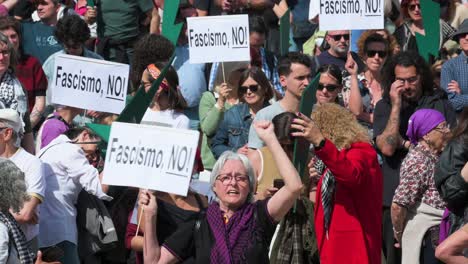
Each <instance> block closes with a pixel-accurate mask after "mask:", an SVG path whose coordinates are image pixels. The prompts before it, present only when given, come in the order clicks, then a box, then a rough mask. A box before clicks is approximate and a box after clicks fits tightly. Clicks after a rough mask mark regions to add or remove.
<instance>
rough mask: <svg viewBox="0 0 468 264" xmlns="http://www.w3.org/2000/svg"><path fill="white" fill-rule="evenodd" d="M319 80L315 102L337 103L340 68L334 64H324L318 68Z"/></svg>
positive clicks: (340, 80) (339, 86)
mask: <svg viewBox="0 0 468 264" xmlns="http://www.w3.org/2000/svg"><path fill="white" fill-rule="evenodd" d="M318 73H320V80H319V84H318V87H317V92H316V93H315V98H317V104H318V105H321V104H326V103H339V98H338V94H339V93H340V92H341V87H342V86H341V82H342V78H343V77H342V75H341V70H340V68H339V67H338V66H336V65H335V64H325V65H322V66H320V68H319V69H318Z"/></svg>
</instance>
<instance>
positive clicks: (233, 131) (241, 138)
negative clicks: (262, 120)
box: [211, 103, 253, 159]
mask: <svg viewBox="0 0 468 264" xmlns="http://www.w3.org/2000/svg"><path fill="white" fill-rule="evenodd" d="M252 120H253V118H252V115H251V114H250V111H249V106H248V105H247V104H245V103H241V104H238V105H236V106H234V107H232V108H231V109H229V110H228V111H227V112H226V113H224V119H223V121H222V122H221V124H220V125H219V127H218V131H216V134H215V136H214V137H213V138H212V139H211V151H213V155H214V156H215V158H216V159H218V158H219V156H221V154H223V152H224V151H226V150H232V151H237V149H239V148H240V147H242V146H244V145H245V144H247V142H248V141H249V129H250V125H251V124H252Z"/></svg>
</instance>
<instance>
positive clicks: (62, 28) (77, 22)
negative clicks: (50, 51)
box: [54, 15, 91, 44]
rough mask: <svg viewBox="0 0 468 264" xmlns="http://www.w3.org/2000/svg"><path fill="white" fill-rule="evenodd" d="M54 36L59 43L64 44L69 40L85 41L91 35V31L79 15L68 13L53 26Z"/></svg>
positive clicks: (74, 41) (75, 41)
mask: <svg viewBox="0 0 468 264" xmlns="http://www.w3.org/2000/svg"><path fill="white" fill-rule="evenodd" d="M54 36H55V38H56V39H57V41H58V42H59V43H61V44H66V43H67V42H69V41H72V42H73V43H85V42H86V41H87V40H88V39H89V38H90V37H91V32H90V31H89V27H88V25H87V24H86V22H85V21H84V20H83V19H81V17H79V16H77V15H69V16H63V17H62V18H61V19H59V21H58V22H57V25H56V26H55V30H54Z"/></svg>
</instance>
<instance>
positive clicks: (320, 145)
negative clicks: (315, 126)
mask: <svg viewBox="0 0 468 264" xmlns="http://www.w3.org/2000/svg"><path fill="white" fill-rule="evenodd" d="M325 142H326V140H325V139H322V141H320V143H319V144H318V145H317V146H315V145H314V149H315V150H320V149H321V148H323V147H324V146H325Z"/></svg>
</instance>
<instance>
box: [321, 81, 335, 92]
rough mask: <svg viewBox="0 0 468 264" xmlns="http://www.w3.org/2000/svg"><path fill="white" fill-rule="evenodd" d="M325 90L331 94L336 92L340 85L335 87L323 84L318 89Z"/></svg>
mask: <svg viewBox="0 0 468 264" xmlns="http://www.w3.org/2000/svg"><path fill="white" fill-rule="evenodd" d="M324 88H326V89H327V91H329V92H334V91H335V90H336V89H338V88H340V86H339V85H334V84H323V83H319V84H318V87H317V89H318V90H320V91H322V90H323V89H324Z"/></svg>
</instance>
